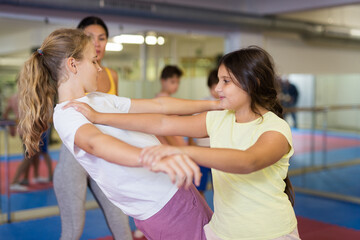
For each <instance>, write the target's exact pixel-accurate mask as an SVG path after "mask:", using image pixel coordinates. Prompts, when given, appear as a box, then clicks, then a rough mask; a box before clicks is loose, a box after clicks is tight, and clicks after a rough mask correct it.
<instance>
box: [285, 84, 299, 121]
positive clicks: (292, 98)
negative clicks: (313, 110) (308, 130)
mask: <svg viewBox="0 0 360 240" xmlns="http://www.w3.org/2000/svg"><path fill="white" fill-rule="evenodd" d="M298 98H299V92H298V90H297V88H296V86H295V85H294V84H292V83H291V82H290V81H289V79H288V78H282V79H281V95H280V99H281V104H282V105H283V107H284V108H293V107H296V104H297V101H298ZM290 115H291V117H292V120H293V123H294V124H293V126H294V127H295V128H297V127H298V122H297V116H296V112H293V111H292V112H290ZM284 118H285V119H286V115H284Z"/></svg>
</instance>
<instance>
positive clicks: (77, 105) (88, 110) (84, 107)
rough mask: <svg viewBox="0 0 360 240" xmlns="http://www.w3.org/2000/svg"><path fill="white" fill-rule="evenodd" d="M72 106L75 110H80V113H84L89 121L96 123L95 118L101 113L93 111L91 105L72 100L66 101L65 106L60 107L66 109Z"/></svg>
mask: <svg viewBox="0 0 360 240" xmlns="http://www.w3.org/2000/svg"><path fill="white" fill-rule="evenodd" d="M69 107H72V108H74V109H75V110H76V111H78V112H80V113H81V114H82V115H84V116H85V117H86V118H87V119H88V120H89V121H90V122H92V123H96V118H97V117H98V115H100V114H101V113H99V112H97V111H95V110H94V109H93V108H92V107H90V106H89V105H88V104H86V103H83V102H79V101H75V100H72V101H70V102H68V103H67V104H66V105H65V106H63V107H62V109H66V108H69Z"/></svg>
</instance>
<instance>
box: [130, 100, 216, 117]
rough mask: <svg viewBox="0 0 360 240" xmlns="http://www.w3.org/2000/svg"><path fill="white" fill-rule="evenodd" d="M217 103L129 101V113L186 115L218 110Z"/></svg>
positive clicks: (206, 101)
mask: <svg viewBox="0 0 360 240" xmlns="http://www.w3.org/2000/svg"><path fill="white" fill-rule="evenodd" d="M219 109H221V108H220V105H219V101H217V100H216V101H211V100H187V99H181V98H173V97H158V98H153V99H131V107H130V110H129V113H162V114H177V115H188V114H194V113H199V112H204V111H210V110H219Z"/></svg>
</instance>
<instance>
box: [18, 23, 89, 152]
mask: <svg viewBox="0 0 360 240" xmlns="http://www.w3.org/2000/svg"><path fill="white" fill-rule="evenodd" d="M90 42H91V40H90V38H89V37H88V36H86V35H85V34H84V33H83V31H82V30H78V29H59V30H56V31H54V32H52V33H51V34H50V35H49V36H48V37H47V38H46V39H45V40H44V42H43V44H42V45H41V47H40V48H39V49H38V50H37V52H34V53H33V54H32V55H31V56H30V58H29V59H28V60H27V61H26V62H25V64H24V66H23V68H22V70H21V73H20V77H19V82H18V87H19V112H20V122H19V125H18V128H19V132H20V134H21V137H22V139H23V142H24V144H25V147H26V153H27V154H28V155H29V156H32V155H34V154H35V153H36V152H38V151H39V143H40V140H41V135H42V133H43V132H45V131H46V130H47V129H48V126H49V122H50V121H51V120H52V114H53V107H54V104H55V97H56V94H57V87H58V85H59V83H60V81H64V80H66V71H64V70H65V59H67V58H69V57H73V58H75V59H76V60H81V59H82V58H83V51H84V49H85V47H86V45H87V44H88V43H90Z"/></svg>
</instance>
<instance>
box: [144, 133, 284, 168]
mask: <svg viewBox="0 0 360 240" xmlns="http://www.w3.org/2000/svg"><path fill="white" fill-rule="evenodd" d="M289 148H290V147H289V144H288V141H287V140H286V138H285V137H284V136H283V135H282V134H281V133H279V132H275V131H269V132H265V133H264V134H262V135H261V136H260V138H259V139H258V141H257V142H256V143H255V144H254V145H253V146H252V147H250V148H249V149H247V150H245V151H241V150H236V149H225V148H210V149H209V148H202V147H196V146H185V147H173V146H156V147H150V148H145V149H144V150H143V152H142V154H141V160H142V161H143V162H144V164H145V165H148V166H151V165H152V164H154V162H155V163H156V162H157V161H159V160H160V159H161V158H162V157H164V156H169V155H171V154H179V153H183V154H186V155H188V156H189V157H190V158H191V159H193V160H194V161H195V162H196V163H198V164H199V165H202V166H206V167H210V168H214V169H218V170H221V171H224V172H229V173H241V174H247V173H251V172H254V171H257V170H260V169H263V168H265V167H268V166H270V165H272V164H274V163H276V162H277V161H278V160H280V159H281V158H282V157H283V156H284V155H285V154H286V153H288V152H289Z"/></svg>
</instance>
